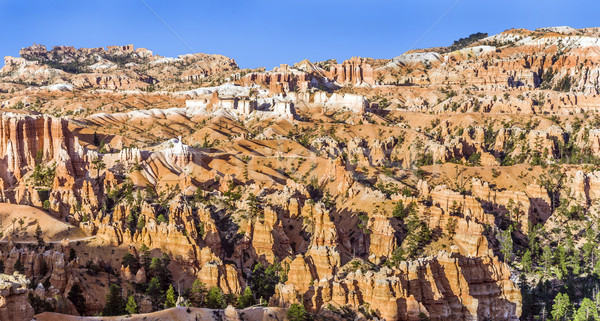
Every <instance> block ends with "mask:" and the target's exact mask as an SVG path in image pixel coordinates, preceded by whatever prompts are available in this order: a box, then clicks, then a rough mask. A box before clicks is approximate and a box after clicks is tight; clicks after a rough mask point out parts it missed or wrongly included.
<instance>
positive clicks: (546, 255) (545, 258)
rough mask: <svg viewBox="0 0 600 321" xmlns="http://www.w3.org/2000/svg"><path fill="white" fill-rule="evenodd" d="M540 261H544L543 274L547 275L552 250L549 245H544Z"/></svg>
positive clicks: (550, 264)
mask: <svg viewBox="0 0 600 321" xmlns="http://www.w3.org/2000/svg"><path fill="white" fill-rule="evenodd" d="M542 262H543V263H544V274H545V275H548V271H549V269H550V267H551V266H552V250H551V249H550V246H548V245H546V246H544V250H543V252H542Z"/></svg>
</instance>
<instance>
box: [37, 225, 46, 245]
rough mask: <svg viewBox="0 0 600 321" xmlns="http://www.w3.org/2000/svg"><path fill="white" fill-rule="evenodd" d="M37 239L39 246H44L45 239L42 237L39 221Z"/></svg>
mask: <svg viewBox="0 0 600 321" xmlns="http://www.w3.org/2000/svg"><path fill="white" fill-rule="evenodd" d="M35 239H36V240H37V242H38V246H44V245H45V243H44V239H43V238H42V228H41V227H40V224H39V223H38V225H37V227H36V228H35Z"/></svg>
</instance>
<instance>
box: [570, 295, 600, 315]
mask: <svg viewBox="0 0 600 321" xmlns="http://www.w3.org/2000/svg"><path fill="white" fill-rule="evenodd" d="M599 317H600V316H599V315H598V309H597V308H596V304H595V303H594V301H592V300H591V299H589V298H584V299H583V300H582V301H581V305H580V306H579V309H577V313H575V315H574V317H573V320H574V321H588V320H598V319H599Z"/></svg>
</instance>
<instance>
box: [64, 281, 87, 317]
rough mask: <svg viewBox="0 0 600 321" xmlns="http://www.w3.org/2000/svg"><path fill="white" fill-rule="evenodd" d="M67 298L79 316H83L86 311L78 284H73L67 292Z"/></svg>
mask: <svg viewBox="0 0 600 321" xmlns="http://www.w3.org/2000/svg"><path fill="white" fill-rule="evenodd" d="M67 298H68V299H69V301H71V303H73V305H74V306H75V309H76V310H77V312H78V313H79V315H84V313H85V310H86V307H85V297H84V296H83V291H82V290H81V286H79V283H75V284H73V286H72V287H71V290H69V293H68V294H67Z"/></svg>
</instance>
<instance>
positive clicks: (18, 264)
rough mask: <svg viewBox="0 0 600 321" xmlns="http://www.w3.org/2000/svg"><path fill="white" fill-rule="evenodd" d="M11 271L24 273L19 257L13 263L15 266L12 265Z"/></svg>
mask: <svg viewBox="0 0 600 321" xmlns="http://www.w3.org/2000/svg"><path fill="white" fill-rule="evenodd" d="M13 270H15V271H17V272H19V273H23V272H25V267H24V266H23V262H21V258H20V257H19V258H18V259H17V260H16V261H15V265H13Z"/></svg>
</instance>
